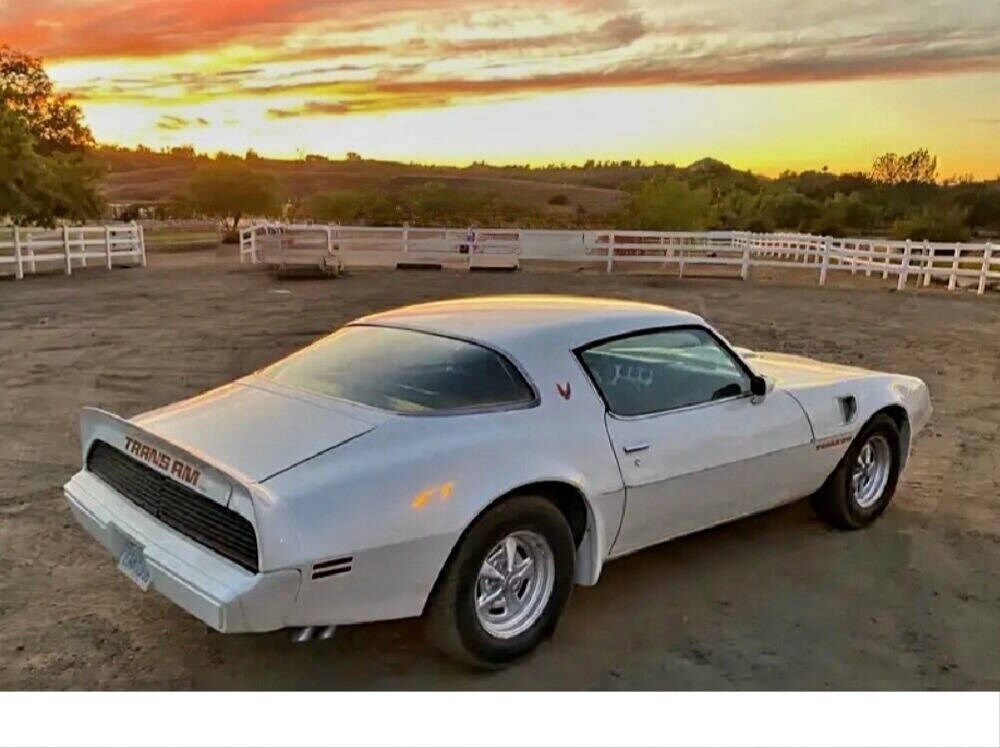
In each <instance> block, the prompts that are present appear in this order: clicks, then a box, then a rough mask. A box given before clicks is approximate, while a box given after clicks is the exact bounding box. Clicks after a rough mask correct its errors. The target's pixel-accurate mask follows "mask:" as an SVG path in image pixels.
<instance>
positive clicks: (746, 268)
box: [740, 242, 750, 280]
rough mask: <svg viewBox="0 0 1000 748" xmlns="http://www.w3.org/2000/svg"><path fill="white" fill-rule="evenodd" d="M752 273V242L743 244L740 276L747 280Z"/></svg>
mask: <svg viewBox="0 0 1000 748" xmlns="http://www.w3.org/2000/svg"><path fill="white" fill-rule="evenodd" d="M749 275H750V242H746V243H745V244H744V245H743V262H742V263H741V265H740V278H742V279H743V280H746V279H747V277H748V276H749Z"/></svg>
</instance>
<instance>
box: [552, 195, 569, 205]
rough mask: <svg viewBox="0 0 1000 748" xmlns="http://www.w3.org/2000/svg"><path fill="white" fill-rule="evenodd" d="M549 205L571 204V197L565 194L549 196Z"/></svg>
mask: <svg viewBox="0 0 1000 748" xmlns="http://www.w3.org/2000/svg"><path fill="white" fill-rule="evenodd" d="M549 205H569V198H568V197H566V196H565V195H553V196H552V197H550V198H549Z"/></svg>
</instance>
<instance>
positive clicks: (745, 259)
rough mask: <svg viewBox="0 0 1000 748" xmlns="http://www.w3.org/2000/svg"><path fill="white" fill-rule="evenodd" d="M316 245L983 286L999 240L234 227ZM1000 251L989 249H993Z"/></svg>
mask: <svg viewBox="0 0 1000 748" xmlns="http://www.w3.org/2000/svg"><path fill="white" fill-rule="evenodd" d="M307 245H310V246H313V247H315V248H316V249H317V250H320V251H324V252H329V253H334V254H336V255H337V256H338V257H339V258H340V260H341V262H343V263H344V265H345V266H347V267H350V266H352V265H354V266H381V267H398V266H400V265H403V266H409V265H426V266H438V265H440V266H445V265H451V266H458V267H468V268H470V269H477V268H510V269H516V268H517V267H519V266H520V261H521V260H547V261H556V262H572V263H601V264H602V265H603V267H604V269H605V270H606V271H607V272H609V273H610V272H613V271H614V270H615V269H616V268H627V267H628V266H630V265H637V266H643V265H647V266H648V265H659V266H660V267H673V266H676V267H677V269H678V271H679V273H680V275H681V276H683V274H684V270H685V268H688V267H691V266H697V265H708V266H729V267H732V268H733V269H734V270H735V271H737V272H738V273H739V275H740V277H741V278H744V279H746V278H749V277H750V274H751V272H752V270H753V268H758V267H777V268H792V269H799V270H813V271H815V272H816V273H817V275H818V280H819V284H820V285H825V284H826V281H827V278H828V276H829V275H830V273H851V274H852V275H857V274H859V273H863V274H864V275H865V276H866V277H873V276H875V277H881V278H882V279H886V278H889V277H890V276H892V277H895V278H896V287H897V288H898V289H903V288H905V287H907V286H908V285H913V286H916V287H920V286H928V285H930V283H931V281H932V280H933V279H939V280H941V281H947V284H948V289H949V290H955V289H956V288H957V287H958V286H959V285H963V286H964V285H974V286H975V287H976V290H977V292H978V293H980V294H982V293H983V292H984V291H985V290H986V289H987V288H989V287H990V285H991V283H993V284H995V285H1000V284H998V283H997V281H1000V248H995V247H994V246H993V245H992V244H991V243H989V242H986V243H982V244H971V243H950V242H949V243H945V242H927V241H911V240H909V239H907V240H893V239H855V238H848V239H838V238H833V237H829V236H814V235H812V234H757V233H751V232H743V231H707V232H687V231H628V230H604V231H538V230H529V229H475V230H467V229H451V228H413V227H402V228H398V227H367V226H333V225H331V226H326V225H314V224H301V225H296V224H292V225H284V224H267V225H259V226H251V227H248V228H246V229H244V230H243V231H242V233H241V235H240V261H241V262H251V263H258V262H268V263H273V262H274V260H273V259H272V257H271V256H270V253H271V252H275V251H282V250H283V249H287V248H289V247H304V246H307ZM995 249H996V250H997V251H994V250H995Z"/></svg>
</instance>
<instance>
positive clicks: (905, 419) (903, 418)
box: [865, 403, 910, 470]
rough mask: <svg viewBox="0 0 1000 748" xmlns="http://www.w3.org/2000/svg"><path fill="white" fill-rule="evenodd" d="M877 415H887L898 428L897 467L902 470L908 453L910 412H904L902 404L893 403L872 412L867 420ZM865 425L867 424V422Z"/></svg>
mask: <svg viewBox="0 0 1000 748" xmlns="http://www.w3.org/2000/svg"><path fill="white" fill-rule="evenodd" d="M878 415H887V416H889V418H891V419H892V421H893V423H895V424H896V428H897V429H898V430H899V469H900V470H902V469H903V467H904V466H905V465H906V458H907V457H908V456H909V454H910V414H909V413H907V412H906V408H904V407H903V406H902V405H899V404H898V403H894V404H892V405H887V406H885V407H884V408H881V409H880V410H877V411H875V412H874V413H872V416H871V418H869V419H868V421H871V420H872V418H875V416H878ZM865 425H867V422H866V424H865Z"/></svg>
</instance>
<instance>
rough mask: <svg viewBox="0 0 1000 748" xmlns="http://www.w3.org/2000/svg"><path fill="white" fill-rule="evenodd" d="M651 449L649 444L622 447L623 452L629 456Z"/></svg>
mask: <svg viewBox="0 0 1000 748" xmlns="http://www.w3.org/2000/svg"><path fill="white" fill-rule="evenodd" d="M647 449H649V444H648V443H647V444H629V445H628V446H626V447H622V452H624V453H625V454H627V455H630V454H634V453H635V452H645V451H646V450H647Z"/></svg>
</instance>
